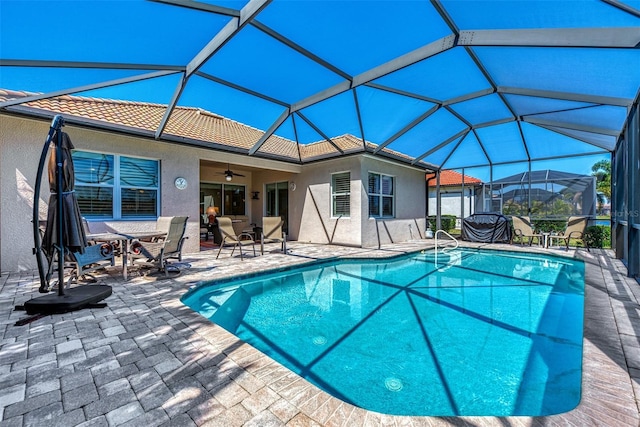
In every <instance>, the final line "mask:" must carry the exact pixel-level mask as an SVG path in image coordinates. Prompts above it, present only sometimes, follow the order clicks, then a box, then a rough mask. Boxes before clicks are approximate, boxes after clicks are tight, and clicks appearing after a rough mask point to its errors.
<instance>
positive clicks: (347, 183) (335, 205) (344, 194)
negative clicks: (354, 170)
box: [331, 172, 351, 217]
mask: <svg viewBox="0 0 640 427" xmlns="http://www.w3.org/2000/svg"><path fill="white" fill-rule="evenodd" d="M350 198H351V173H349V172H341V173H335V174H333V175H331V215H332V216H335V217H337V216H349V215H350V214H351V201H350Z"/></svg>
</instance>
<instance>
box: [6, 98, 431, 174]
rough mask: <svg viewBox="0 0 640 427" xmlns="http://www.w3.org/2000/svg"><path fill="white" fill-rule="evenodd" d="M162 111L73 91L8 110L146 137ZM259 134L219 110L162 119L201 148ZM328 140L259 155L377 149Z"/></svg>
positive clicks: (277, 142)
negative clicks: (71, 93) (37, 114)
mask: <svg viewBox="0 0 640 427" xmlns="http://www.w3.org/2000/svg"><path fill="white" fill-rule="evenodd" d="M33 95H39V94H36V93H32V92H24V91H15V90H9V89H0V102H1V101H6V100H10V99H17V98H23V97H27V96H33ZM166 109H167V106H166V105H163V104H154V103H149V102H135V101H120V100H112V99H103V98H92V97H81V96H74V95H63V96H57V97H52V98H45V99H38V100H35V101H30V102H27V103H24V104H21V105H19V106H15V107H11V108H10V110H11V111H16V112H21V113H29V112H32V113H35V112H38V111H40V112H44V113H45V115H46V116H51V117H53V115H55V114H62V115H63V116H64V117H65V118H66V119H69V117H70V116H73V117H76V118H80V119H82V121H83V124H88V125H90V126H91V125H96V126H97V125H98V124H99V123H102V124H103V126H105V127H109V128H113V129H114V130H127V131H129V132H133V133H136V134H143V135H146V136H149V137H153V136H154V133H155V131H156V129H157V128H158V127H159V125H160V122H161V121H162V118H163V116H164V113H165V111H166ZM263 135H264V131H261V130H259V129H256V128H253V127H251V126H247V125H245V124H243V123H240V122H237V121H235V120H230V119H228V118H226V117H222V116H220V115H218V114H215V113H211V112H209V111H206V110H203V109H200V108H192V107H180V106H176V107H175V108H174V110H173V113H172V114H171V116H170V118H169V120H168V121H167V125H166V127H165V131H164V133H163V139H172V140H176V139H177V140H182V141H184V142H187V143H188V142H190V141H191V142H195V144H194V145H198V146H201V147H202V146H203V144H202V141H204V142H205V143H210V144H211V145H210V146H206V145H205V146H204V147H205V148H214V149H216V148H217V149H231V150H234V149H235V150H236V151H241V152H248V150H249V149H250V148H251V147H253V146H254V144H255V143H256V142H258V140H259V139H260V138H261V137H262V136H263ZM167 136H169V137H170V138H167ZM171 137H174V138H171ZM331 142H332V143H333V144H332V143H330V142H329V141H326V140H321V141H317V142H312V143H309V144H300V145H299V148H298V144H297V143H296V142H295V141H292V140H289V139H286V138H282V137H279V136H277V135H275V134H274V135H272V136H270V137H269V138H268V139H267V141H266V142H265V143H264V144H262V146H261V147H260V149H259V150H258V153H260V154H263V155H265V156H267V157H272V158H278V159H282V160H285V161H296V162H300V161H310V160H316V159H322V158H326V157H331V156H332V155H338V154H340V152H339V151H338V149H337V148H336V147H338V148H339V149H340V150H342V151H343V152H344V153H352V152H353V153H355V152H365V151H366V152H372V151H373V150H374V149H375V148H376V147H377V145H376V144H373V143H370V142H367V143H366V149H365V144H363V142H362V139H360V138H358V137H356V136H354V135H349V134H345V135H341V136H336V137H333V138H332V139H331ZM381 151H382V152H383V153H384V154H386V155H387V157H392V158H396V159H399V160H402V161H403V162H405V163H406V162H407V161H411V160H412V158H411V157H409V156H406V155H404V154H401V153H398V152H396V151H393V150H389V149H386V148H383V149H382V150H381ZM422 166H424V165H422Z"/></svg>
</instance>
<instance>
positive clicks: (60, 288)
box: [56, 123, 64, 296]
mask: <svg viewBox="0 0 640 427" xmlns="http://www.w3.org/2000/svg"><path fill="white" fill-rule="evenodd" d="M62 125H63V123H61V126H62ZM56 135H57V138H56V192H57V193H58V206H57V207H58V213H57V216H58V295H59V296H63V295H64V216H63V215H64V206H63V200H62V192H63V186H62V179H63V173H62V130H61V129H60V128H58V130H57V133H56Z"/></svg>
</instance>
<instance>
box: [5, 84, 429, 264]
mask: <svg viewBox="0 0 640 427" xmlns="http://www.w3.org/2000/svg"><path fill="white" fill-rule="evenodd" d="M29 95H30V94H29V93H26V92H18V91H11V90H2V89H0V101H2V100H6V99H11V98H16V97H24V96H29ZM165 110H166V105H159V104H151V103H144V102H131V101H117V100H110V99H98V98H86V97H79V96H69V95H65V96H60V97H55V98H48V99H40V100H35V101H31V102H28V103H25V104H21V105H19V106H16V107H14V108H12V109H10V110H3V111H2V112H1V113H0V223H1V227H0V270H1V271H2V272H4V271H23V270H32V269H35V268H36V262H35V256H34V255H33V252H32V248H33V246H34V242H33V228H32V227H33V226H32V218H33V215H32V210H33V198H34V183H35V180H36V172H37V166H38V160H39V158H40V155H41V153H42V151H43V144H44V142H45V140H46V137H47V134H48V132H49V128H50V124H51V120H52V118H53V117H54V115H56V114H60V115H62V116H63V117H64V120H65V127H64V128H63V130H64V131H65V132H66V133H67V134H68V135H69V137H70V138H71V141H72V143H73V144H74V146H75V150H74V164H75V169H76V193H77V195H78V199H79V203H80V208H81V212H82V215H83V216H84V217H86V218H87V220H88V222H89V227H90V229H91V231H92V232H103V231H114V230H115V231H135V230H148V229H153V228H154V224H155V221H156V219H157V217H158V216H172V215H188V216H189V221H188V225H187V231H186V236H187V237H188V239H187V240H186V243H185V246H184V251H185V252H186V253H189V252H197V251H199V248H200V247H199V240H200V239H199V234H200V221H199V220H200V213H201V212H202V209H203V208H206V207H208V206H210V205H212V204H213V205H214V206H215V207H216V208H217V210H218V212H219V213H220V215H225V216H231V217H232V218H233V219H235V220H236V221H235V224H234V226H235V227H237V230H238V231H239V230H242V229H246V228H251V227H253V226H254V224H255V225H256V226H258V227H259V226H260V225H261V222H262V217H263V216H283V217H284V218H285V219H286V222H287V224H286V229H287V232H288V237H289V239H291V240H297V241H301V242H311V243H333V244H340V245H349V246H356V247H375V246H378V245H379V244H384V243H387V242H401V241H407V240H411V239H417V238H422V237H424V231H425V214H426V212H425V206H426V189H425V180H424V176H425V167H424V166H423V165H421V164H418V165H412V164H411V162H410V161H408V158H406V156H403V155H402V154H399V153H396V152H393V151H391V150H387V149H383V150H380V151H379V152H378V153H376V154H375V155H374V154H373V149H374V148H375V145H374V144H370V143H363V141H362V140H361V139H359V138H356V137H354V136H351V135H342V136H338V137H334V138H331V139H330V140H321V141H319V142H315V143H311V144H307V145H301V146H300V147H299V148H298V145H297V144H296V143H295V142H293V141H289V140H287V139H285V138H281V137H277V136H271V137H269V138H268V139H267V141H265V143H264V144H262V146H261V148H260V150H261V152H262V156H260V157H256V156H248V155H247V151H248V149H249V148H251V147H252V146H253V144H254V143H255V141H257V140H258V139H259V138H260V137H261V136H262V135H263V132H262V131H260V130H258V129H255V128H252V127H250V126H246V125H244V124H242V123H238V122H236V121H233V120H229V119H227V118H224V117H221V116H219V115H217V114H214V113H211V112H208V111H204V110H202V109H197V108H188V107H176V108H175V110H174V111H173V114H172V115H171V118H170V119H169V120H168V122H167V125H166V128H165V132H164V134H163V136H162V138H160V139H156V138H155V137H154V132H155V130H156V129H157V127H158V124H159V123H160V121H161V120H162V117H163V114H164V112H165ZM276 134H277V132H276ZM203 141H204V142H203ZM333 152H335V153H336V155H335V156H334V157H330V156H327V154H331V153H333ZM344 154H348V155H344ZM227 171H230V172H231V173H232V176H228V175H230V174H229V173H228V172H227ZM45 175H46V172H45ZM46 182H47V178H46V177H45V178H44V180H43V185H42V187H43V188H42V191H41V193H40V194H38V195H36V196H37V197H40V200H41V202H40V207H41V212H40V218H41V219H44V218H46V206H47V202H48V198H49V188H48V185H46ZM205 205H207V206H205ZM217 205H219V206H217Z"/></svg>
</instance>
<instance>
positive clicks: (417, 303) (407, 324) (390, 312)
mask: <svg viewBox="0 0 640 427" xmlns="http://www.w3.org/2000/svg"><path fill="white" fill-rule="evenodd" d="M182 301H183V303H184V304H186V305H187V306H189V307H190V308H192V309H193V310H195V311H197V312H198V313H200V314H201V315H202V316H204V317H206V318H208V319H210V320H211V321H213V322H215V323H217V324H219V325H220V326H222V327H223V328H225V329H227V330H228V331H230V332H232V333H233V334H235V335H236V336H238V337H239V338H241V339H242V340H244V341H246V342H248V343H250V344H252V345H253V346H255V347H256V348H258V349H259V350H261V351H262V352H264V353H265V354H267V355H269V356H270V357H272V358H273V359H275V360H277V361H279V362H280V363H282V364H283V365H285V366H287V367H288V368H289V369H291V370H292V371H294V372H296V373H298V374H299V375H301V376H302V377H304V378H306V379H307V380H309V381H310V382H312V383H314V384H316V385H317V386H318V387H320V388H322V389H324V390H325V391H327V392H328V393H330V394H332V395H333V396H335V397H337V398H339V399H342V400H343V401H346V402H349V403H351V404H354V405H357V406H359V407H362V408H364V409H368V410H372V411H377V412H381V413H386V414H393V415H430V416H447V415H484V416H508V415H529V416H536V415H550V414H556V413H561V412H566V411H569V410H571V409H573V408H574V407H575V406H576V405H577V404H578V402H579V401H580V388H581V374H582V367H581V363H582V327H583V326H582V325H583V301H584V264H583V263H582V262H581V261H579V260H574V259H569V258H561V257H553V256H548V255H537V254H524V253H517V252H505V251H495V250H488V251H487V250H484V251H483V250H470V249H463V250H456V251H452V252H450V253H449V254H445V255H443V254H438V260H437V263H436V262H435V259H434V254H433V252H424V253H414V254H409V255H406V256H402V257H396V258H392V259H386V260H338V261H330V262H326V261H324V262H318V263H314V264H312V265H306V266H304V267H291V268H287V269H286V270H284V271H281V272H277V273H268V274H260V275H247V276H244V277H242V278H241V279H231V280H222V281H216V282H211V283H208V284H203V285H201V286H198V287H196V288H194V289H191V290H190V291H189V292H188V293H187V294H185V295H184V296H183V298H182Z"/></svg>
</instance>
